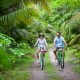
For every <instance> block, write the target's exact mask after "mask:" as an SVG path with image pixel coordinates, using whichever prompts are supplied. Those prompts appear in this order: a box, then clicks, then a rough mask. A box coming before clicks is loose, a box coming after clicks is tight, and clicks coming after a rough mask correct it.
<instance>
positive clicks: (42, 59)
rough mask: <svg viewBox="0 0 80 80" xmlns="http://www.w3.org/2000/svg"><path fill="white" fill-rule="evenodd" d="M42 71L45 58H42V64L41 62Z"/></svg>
mask: <svg viewBox="0 0 80 80" xmlns="http://www.w3.org/2000/svg"><path fill="white" fill-rule="evenodd" d="M41 69H42V70H43V69H44V58H42V62H41Z"/></svg>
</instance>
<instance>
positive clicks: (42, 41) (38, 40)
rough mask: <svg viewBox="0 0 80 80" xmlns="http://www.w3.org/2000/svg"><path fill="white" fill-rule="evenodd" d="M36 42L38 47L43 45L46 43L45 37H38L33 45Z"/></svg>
mask: <svg viewBox="0 0 80 80" xmlns="http://www.w3.org/2000/svg"><path fill="white" fill-rule="evenodd" d="M37 44H38V47H39V48H41V47H45V45H46V44H47V42H46V39H45V38H43V39H41V38H38V39H37V42H36V44H35V45H37Z"/></svg>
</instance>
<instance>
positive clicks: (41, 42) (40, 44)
mask: <svg viewBox="0 0 80 80" xmlns="http://www.w3.org/2000/svg"><path fill="white" fill-rule="evenodd" d="M37 45H38V49H37V52H36V55H37V60H38V63H39V52H40V50H41V48H44V49H45V47H46V46H47V45H48V44H47V41H46V39H45V37H44V34H42V33H40V34H39V38H38V39H37V41H36V43H35V45H34V47H35V46H37Z"/></svg>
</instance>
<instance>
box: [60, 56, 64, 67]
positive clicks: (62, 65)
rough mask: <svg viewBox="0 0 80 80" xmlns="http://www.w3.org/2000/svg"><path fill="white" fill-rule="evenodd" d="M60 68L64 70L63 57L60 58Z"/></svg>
mask: <svg viewBox="0 0 80 80" xmlns="http://www.w3.org/2000/svg"><path fill="white" fill-rule="evenodd" d="M61 68H62V69H64V57H63V56H62V59H61Z"/></svg>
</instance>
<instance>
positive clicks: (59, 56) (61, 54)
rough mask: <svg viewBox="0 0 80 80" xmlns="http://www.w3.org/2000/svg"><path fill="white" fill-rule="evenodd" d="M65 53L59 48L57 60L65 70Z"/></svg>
mask: <svg viewBox="0 0 80 80" xmlns="http://www.w3.org/2000/svg"><path fill="white" fill-rule="evenodd" d="M64 55H65V54H64V53H63V49H62V48H59V49H58V51H57V60H58V65H61V68H62V69H64Z"/></svg>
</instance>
